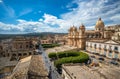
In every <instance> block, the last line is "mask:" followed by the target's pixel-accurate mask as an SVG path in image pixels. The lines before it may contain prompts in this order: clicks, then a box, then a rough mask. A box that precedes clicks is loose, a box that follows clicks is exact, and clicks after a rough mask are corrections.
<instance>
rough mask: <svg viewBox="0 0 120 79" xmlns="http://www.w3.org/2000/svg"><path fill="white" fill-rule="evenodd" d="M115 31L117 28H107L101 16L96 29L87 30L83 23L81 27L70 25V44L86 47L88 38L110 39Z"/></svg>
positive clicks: (81, 47)
mask: <svg viewBox="0 0 120 79" xmlns="http://www.w3.org/2000/svg"><path fill="white" fill-rule="evenodd" d="M114 33H115V29H114V28H113V29H109V28H106V27H105V24H104V22H103V21H102V20H101V18H99V19H98V21H97V22H96V25H95V29H94V30H86V29H85V26H84V25H83V24H82V25H81V26H80V27H79V29H77V27H75V26H72V27H70V29H69V33H68V45H70V46H75V47H78V48H80V49H85V44H86V41H87V40H109V39H111V37H112V36H113V35H114Z"/></svg>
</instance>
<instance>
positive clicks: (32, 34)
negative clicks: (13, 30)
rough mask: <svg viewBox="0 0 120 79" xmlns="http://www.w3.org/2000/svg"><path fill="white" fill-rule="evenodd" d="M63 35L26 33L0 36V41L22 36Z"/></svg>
mask: <svg viewBox="0 0 120 79" xmlns="http://www.w3.org/2000/svg"><path fill="white" fill-rule="evenodd" d="M56 34H58V35H65V34H67V33H53V32H41V33H27V34H0V40H1V39H8V38H14V37H16V36H24V37H43V36H46V35H56Z"/></svg>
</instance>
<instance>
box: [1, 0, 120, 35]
mask: <svg viewBox="0 0 120 79" xmlns="http://www.w3.org/2000/svg"><path fill="white" fill-rule="evenodd" d="M99 17H101V18H102V20H103V21H104V23H105V25H106V26H107V25H114V24H120V0H0V33H13V34H16V33H31V32H68V29H69V27H71V26H72V25H75V26H77V27H79V26H80V25H81V23H82V24H84V25H85V26H86V29H94V26H95V23H96V21H97V20H98V18H99Z"/></svg>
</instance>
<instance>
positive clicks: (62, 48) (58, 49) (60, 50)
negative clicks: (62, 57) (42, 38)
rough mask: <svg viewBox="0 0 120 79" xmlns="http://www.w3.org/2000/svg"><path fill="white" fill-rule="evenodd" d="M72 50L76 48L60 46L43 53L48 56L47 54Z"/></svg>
mask: <svg viewBox="0 0 120 79" xmlns="http://www.w3.org/2000/svg"><path fill="white" fill-rule="evenodd" d="M72 49H76V47H73V46H68V45H63V46H60V47H54V48H49V49H47V50H46V51H45V52H46V53H47V54H49V53H52V52H63V51H67V50H72Z"/></svg>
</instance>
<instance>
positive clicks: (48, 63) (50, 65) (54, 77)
mask: <svg viewBox="0 0 120 79" xmlns="http://www.w3.org/2000/svg"><path fill="white" fill-rule="evenodd" d="M39 50H40V51H41V52H42V57H43V60H44V63H45V66H46V68H47V70H48V72H49V73H50V77H51V78H50V79H62V77H61V76H60V74H59V73H58V72H57V71H56V69H55V67H54V64H53V63H52V62H51V61H50V60H49V58H48V55H47V54H46V52H45V51H44V50H43V48H42V46H41V45H40V46H39Z"/></svg>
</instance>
